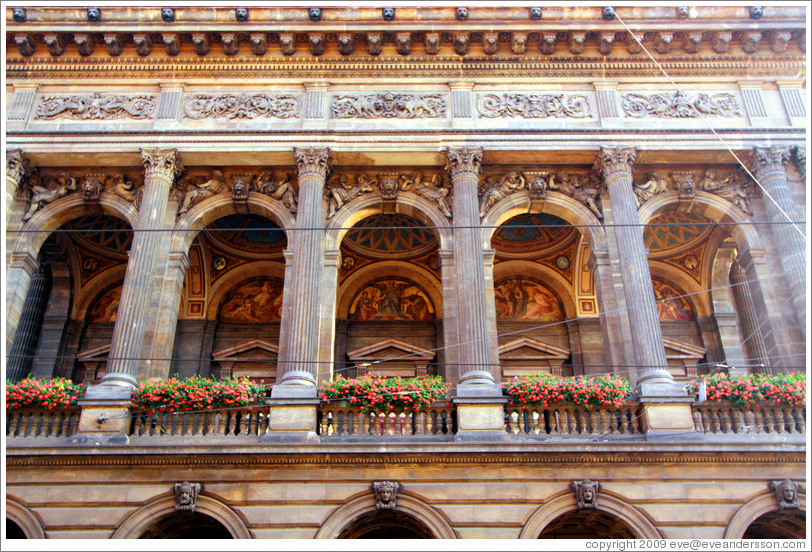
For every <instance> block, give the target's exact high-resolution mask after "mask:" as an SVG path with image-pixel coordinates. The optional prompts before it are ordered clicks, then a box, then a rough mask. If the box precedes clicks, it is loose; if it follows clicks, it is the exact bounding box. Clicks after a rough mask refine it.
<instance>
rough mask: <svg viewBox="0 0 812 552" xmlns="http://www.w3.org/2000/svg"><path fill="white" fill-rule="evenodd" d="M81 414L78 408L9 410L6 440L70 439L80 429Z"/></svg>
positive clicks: (7, 412) (7, 413)
mask: <svg viewBox="0 0 812 552" xmlns="http://www.w3.org/2000/svg"><path fill="white" fill-rule="evenodd" d="M79 414H80V410H79V409H78V408H70V409H60V410H48V409H47V408H21V409H19V410H7V411H6V438H8V439H13V438H19V437H29V438H31V437H70V436H71V435H73V434H74V433H76V431H77V429H78V427H79Z"/></svg>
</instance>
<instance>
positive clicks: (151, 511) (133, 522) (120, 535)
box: [110, 495, 254, 539]
mask: <svg viewBox="0 0 812 552" xmlns="http://www.w3.org/2000/svg"><path fill="white" fill-rule="evenodd" d="M195 512H198V513H201V514H204V515H207V516H209V517H210V518H212V519H214V520H216V521H218V522H220V523H221V524H222V525H223V526H224V527H225V528H226V529H228V532H229V533H231V536H232V537H234V538H235V539H252V538H254V537H253V535H252V534H251V531H249V530H248V526H247V524H246V522H245V520H244V519H243V517H242V516H241V515H240V514H239V513H238V512H237V511H235V510H232V509H231V508H229V507H228V506H226V505H225V504H224V503H222V502H220V501H219V500H216V499H214V498H212V497H209V496H199V497H198V498H197V503H196V505H195ZM174 513H175V497H174V496H166V495H165V496H162V497H158V498H155V499H153V500H152V501H150V502H148V503H147V504H145V505H144V506H142V507H141V508H138V509H137V510H136V511H134V512H133V513H131V514H130V515H129V516H127V518H126V519H125V520H124V521H123V522H122V523H121V525H119V526H118V528H117V529H116V530H115V531H114V532H113V534H112V535H110V538H111V539H137V538H138V537H140V536H141V534H142V533H143V532H144V531H146V529H147V528H148V527H149V526H150V524H151V523H152V522H154V521H156V520H158V519H161V518H162V517H164V516H167V515H170V514H174Z"/></svg>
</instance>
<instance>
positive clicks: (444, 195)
mask: <svg viewBox="0 0 812 552" xmlns="http://www.w3.org/2000/svg"><path fill="white" fill-rule="evenodd" d="M400 189H401V190H402V191H404V192H407V191H408V192H413V193H415V194H417V195H419V196H421V197H424V198H426V199H428V200H429V201H433V202H434V203H435V204H436V205H437V208H438V209H440V212H441V213H443V215H445V216H446V217H447V218H451V216H452V215H451V204H450V203H449V192H450V189H449V188H446V187H445V186H443V185H442V182H441V178H440V175H438V174H434V175H432V177H431V179H430V180H428V181H426V180H425V179H424V178H423V173H421V172H420V171H414V172H413V173H411V174H404V175H401V176H400Z"/></svg>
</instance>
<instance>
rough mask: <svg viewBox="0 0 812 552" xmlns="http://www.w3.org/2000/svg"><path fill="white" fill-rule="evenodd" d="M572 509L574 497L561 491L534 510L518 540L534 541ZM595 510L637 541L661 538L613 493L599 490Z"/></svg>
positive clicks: (642, 515)
mask: <svg viewBox="0 0 812 552" xmlns="http://www.w3.org/2000/svg"><path fill="white" fill-rule="evenodd" d="M575 510H576V502H575V496H573V494H572V493H571V492H566V491H565V492H562V493H561V494H559V495H558V496H555V497H553V498H552V499H550V501H549V502H547V503H546V504H544V505H543V506H541V507H540V508H538V509H536V511H535V512H533V513H532V514H531V515H530V517H529V518H528V519H527V521H526V522H525V523H524V527H523V528H522V530H521V532H520V533H519V538H520V539H535V538H538V536H539V535H540V534H541V533H542V531H544V528H545V527H547V526H548V525H550V524H551V523H552V522H553V521H555V520H556V519H558V518H559V517H561V516H563V515H564V514H568V513H570V512H573V511H575ZM598 510H600V511H603V512H607V513H609V514H612V515H614V516H616V517H618V518H620V519H621V520H622V521H623V522H625V523H626V524H627V525H628V526H629V527H630V528H631V530H632V531H633V532H634V533H636V534H637V538H640V539H661V538H663V536H662V534H661V533H660V531H659V530H658V529H657V527H656V526H655V525H654V523H653V522H652V520H651V519H649V517H648V516H647V515H646V514H645V513H644V512H642V511H641V510H638V509H637V508H635V507H634V506H632V505H630V504H628V503H627V502H626V501H625V500H624V499H622V498H621V497H620V496H618V495H615V494H614V493H607V492H606V491H601V493H600V496H599V497H598Z"/></svg>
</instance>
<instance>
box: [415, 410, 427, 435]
mask: <svg viewBox="0 0 812 552" xmlns="http://www.w3.org/2000/svg"><path fill="white" fill-rule="evenodd" d="M412 416H414V417H415V425H414V433H415V435H425V434H426V412H425V411H424V410H421V411H420V412H415V413H414V414H413V415H412Z"/></svg>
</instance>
